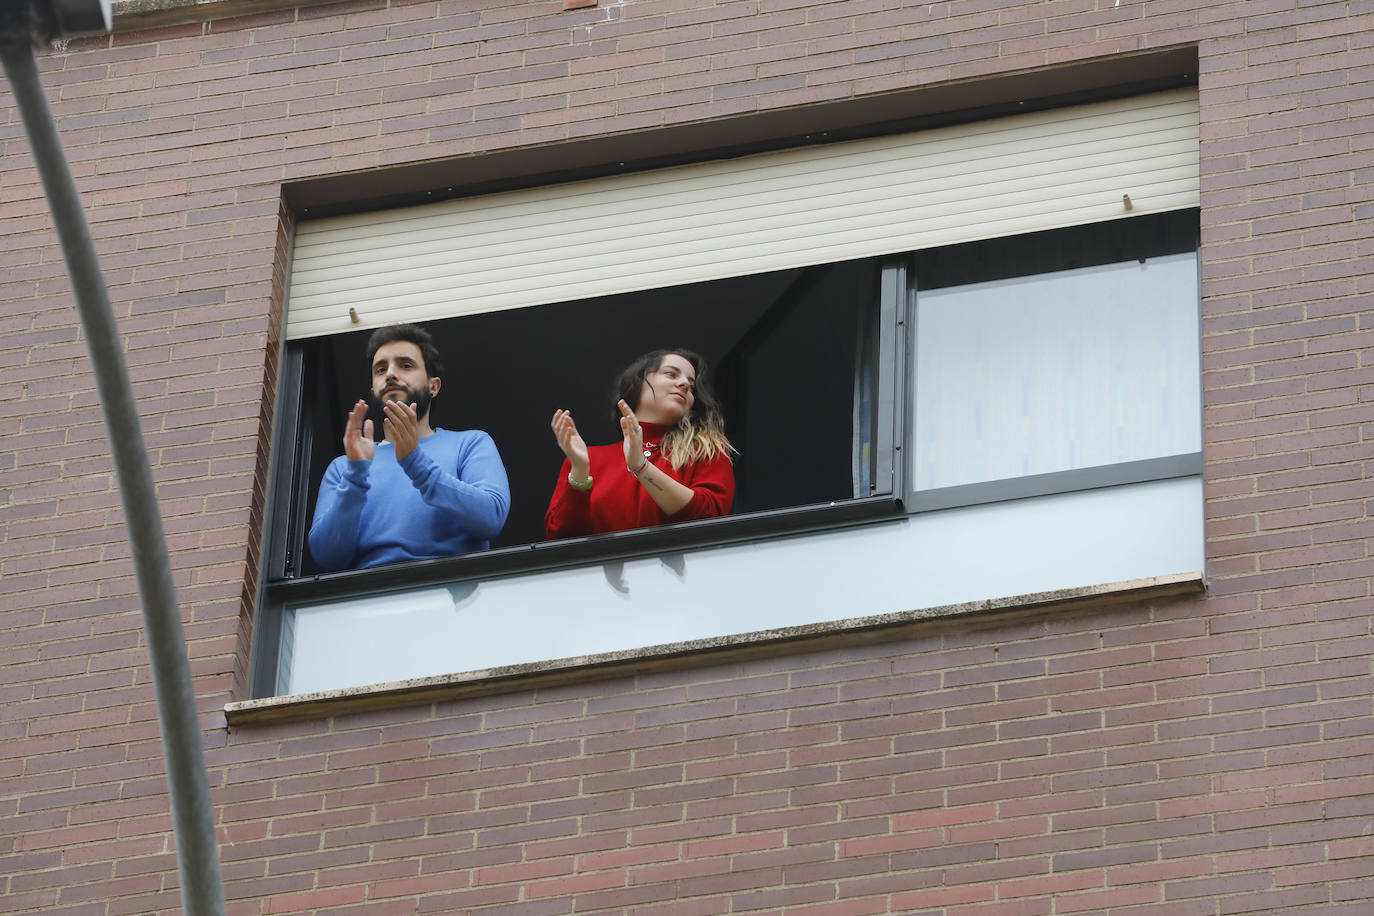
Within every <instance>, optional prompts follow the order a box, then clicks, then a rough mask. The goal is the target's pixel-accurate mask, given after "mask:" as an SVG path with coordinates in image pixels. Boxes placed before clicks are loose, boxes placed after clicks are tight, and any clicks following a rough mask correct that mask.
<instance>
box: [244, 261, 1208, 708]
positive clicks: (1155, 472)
mask: <svg viewBox="0 0 1374 916" xmlns="http://www.w3.org/2000/svg"><path fill="white" fill-rule="evenodd" d="M1198 241H1199V240H1198V238H1197V237H1196V235H1195V236H1194V238H1193V250H1194V256H1195V257H1197V258H1199V260H1200V248H1199V245H1198ZM875 260H876V262H877V264H876V269H877V274H878V284H877V297H878V301H877V303H876V304H875V305H876V309H875V311H876V315H875V318H876V330H877V335H876V340H875V343H874V350H875V352H874V353H873V358H874V367H875V380H874V381H875V390H876V395H877V397H876V399H875V413H876V417H875V419H874V430H873V436H874V440H873V448H874V464H873V469H874V470H873V481H872V492H871V493H870V495H868V496H860V497H855V498H852V499H849V500H840V501H833V502H829V503H823V504H813V505H802V506H794V507H786V508H780V509H769V510H764V511H757V512H750V513H747V514H740V515H730V516H725V517H722V518H714V519H703V520H699V521H691V522H680V523H675V524H668V525H663V526H660V527H656V528H644V529H636V530H632V531H621V532H611V533H608V534H600V535H594V536H589V537H580V538H572V539H568V540H562V541H553V542H539V543H529V544H521V545H514V546H508V547H501V548H495V549H492V550H489V551H483V552H478V553H470V554H464V555H460V556H454V557H443V558H438V559H432V560H420V561H414V562H409V563H396V564H390V565H386V566H380V567H374V568H370V569H356V570H346V571H341V572H334V573H319V574H306V575H299V576H290V575H288V572H289V570H290V568H291V566H292V561H293V554H296V553H298V552H299V551H302V550H303V549H304V544H305V530H306V528H307V527H308V524H309V520H308V518H306V514H305V507H306V505H307V504H308V499H309V495H310V494H309V486H310V481H308V480H306V479H305V478H306V477H307V476H308V468H309V465H310V452H311V450H312V449H313V448H314V443H313V442H312V441H311V435H310V432H309V429H308V425H307V424H306V423H305V422H303V414H304V404H303V399H304V395H305V387H306V386H305V372H306V369H307V366H306V361H305V347H304V346H303V345H300V344H297V345H287V346H286V348H285V354H284V358H283V361H282V370H281V375H280V378H281V381H280V385H281V389H280V397H279V401H278V405H279V414H278V424H277V427H276V429H275V430H274V442H273V454H275V455H292V456H294V458H295V460H292V461H289V462H287V461H281V462H276V463H275V464H274V467H273V474H272V478H271V483H270V487H271V496H270V499H269V505H268V512H267V525H268V531H269V532H280V533H277V534H273V535H271V536H269V537H268V545H267V551H266V566H265V569H264V574H263V576H262V577H261V601H260V605H259V607H260V608H261V610H262V613H261V614H260V616H259V626H258V628H257V633H256V635H255V639H254V659H253V665H252V670H253V693H252V696H253V697H254V698H263V697H270V696H277V695H279V694H278V693H277V690H276V686H277V684H276V679H277V669H278V664H279V659H278V654H279V651H280V641H281V630H282V615H283V611H284V609H285V608H286V607H287V606H288V605H292V606H296V605H301V604H305V603H312V602H318V601H327V600H330V599H339V598H345V597H350V596H353V597H362V596H366V595H370V594H382V593H387V592H394V591H398V590H402V589H407V588H418V587H424V586H433V585H437V584H456V583H459V582H463V581H470V580H487V579H494V578H505V577H513V576H520V575H522V574H527V573H533V572H538V571H546V570H555V569H560V568H568V567H576V566H587V565H595V564H604V563H608V562H615V561H620V560H628V559H634V558H640V557H646V556H654V555H661V554H664V553H667V552H682V551H684V550H691V549H694V548H700V547H709V546H724V545H729V544H739V543H747V542H756V541H760V540H771V539H775V538H781V537H784V536H787V535H794V534H801V533H806V532H816V531H823V530H826V529H838V528H844V527H850V526H857V525H869V524H873V523H876V522H881V521H884V520H890V519H894V518H898V517H901V516H904V515H913V514H920V513H925V512H932V511H938V510H941V509H949V508H956V507H963V506H974V505H980V504H988V503H998V502H1005V501H1008V500H1016V499H1023V498H1027V497H1033V496H1041V495H1049V494H1058V493H1070V492H1075V491H1080V490H1088V489H1095V488H1099V487H1114V486H1120V485H1124V484H1131V483H1141V482H1146V481H1154V480H1167V479H1173V478H1180V477H1191V476H1198V475H1200V474H1201V473H1202V468H1203V460H1202V453H1201V452H1200V451H1199V452H1193V453H1188V454H1181V455H1172V456H1166V457H1160V458H1150V459H1145V460H1138V461H1128V462H1119V463H1116V464H1110V465H1101V466H1095V467H1087V468H1079V469H1073V470H1066V471H1057V472H1053V473H1047V474H1037V475H1028V476H1023V477H1016V478H1008V479H1001V480H990V481H980V482H976V483H970V484H962V485H954V486H947V487H942V488H939V489H932V490H916V489H915V488H914V476H915V475H914V474H910V473H908V472H907V467H908V461H909V460H910V458H911V456H914V454H915V451H914V448H915V445H914V437H915V432H916V430H915V428H914V424H912V423H909V422H907V417H908V415H909V411H908V407H907V404H908V401H909V399H910V398H912V397H914V396H915V389H914V387H913V386H914V385H915V381H916V365H915V359H914V358H912V357H911V354H914V353H915V352H916V333H917V322H916V320H915V316H916V307H917V302H918V298H919V295H920V292H919V289H918V283H917V279H918V278H917V276H916V267H915V256H914V253H907V254H903V255H898V256H891V257H885V258H878V259H875ZM1199 266H1200V265H1199ZM1199 282H1200V280H1199ZM1199 294H1200V290H1199ZM1200 307H1201V299H1200V295H1199V298H1198V309H1199V315H1198V319H1199V328H1200V320H1201V314H1200ZM1200 371H1201V367H1200V365H1199V373H1200ZM1198 377H1199V378H1200V377H1201V376H1200V374H1199V376H1198ZM1199 396H1200V394H1199Z"/></svg>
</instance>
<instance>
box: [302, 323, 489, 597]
mask: <svg viewBox="0 0 1374 916" xmlns="http://www.w3.org/2000/svg"><path fill="white" fill-rule="evenodd" d="M367 364H368V369H369V371H370V372H371V373H372V401H371V404H369V403H368V402H367V401H362V400H360V401H358V403H357V404H355V405H353V409H352V410H351V411H350V412H349V414H348V420H347V423H346V425H345V429H344V437H343V447H344V453H343V455H341V456H339V457H338V458H335V459H334V461H333V462H332V463H331V464H330V465H329V469H328V470H326V471H325V474H324V480H323V481H322V482H321V484H320V498H319V500H318V501H317V502H316V503H315V520H314V522H313V523H312V524H311V526H310V552H311V554H312V555H313V556H314V557H315V562H316V563H318V564H319V565H320V567H321V568H323V569H325V570H326V571H328V572H333V571H335V570H340V569H355V568H361V567H365V566H380V565H382V564H384V563H399V562H402V561H405V560H421V559H432V558H434V557H446V556H452V555H454V554H460V553H467V552H469V551H473V550H486V549H487V547H489V546H490V543H491V539H492V538H493V537H495V536H496V535H497V534H499V533H500V531H501V528H502V526H504V525H505V523H506V515H507V514H508V513H509V512H510V484H509V483H508V482H507V480H506V468H505V465H503V464H502V463H501V456H500V454H498V453H497V451H496V443H495V442H493V441H492V439H491V436H489V435H487V434H486V433H484V432H482V431H481V430H462V431H457V432H455V431H452V430H445V429H434V428H432V427H431V426H430V422H429V408H430V403H431V401H433V399H434V397H435V396H436V395H438V394H439V389H440V387H441V386H442V384H443V371H444V368H443V363H442V362H441V360H440V358H439V351H438V349H437V348H436V347H435V346H434V342H433V340H432V338H431V337H430V335H429V332H428V331H426V330H425V329H424V328H422V327H420V326H418V325H414V324H393V325H389V326H387V327H384V328H379V329H378V330H376V331H375V332H373V334H372V336H371V337H370V338H368V341H367ZM369 414H371V415H372V416H375V417H377V418H379V419H380V420H381V421H382V425H383V432H384V434H385V441H383V442H377V441H375V434H374V423H373V420H372V419H371V417H370V416H369Z"/></svg>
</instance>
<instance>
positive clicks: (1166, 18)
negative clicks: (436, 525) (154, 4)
mask: <svg viewBox="0 0 1374 916" xmlns="http://www.w3.org/2000/svg"><path fill="white" fill-rule="evenodd" d="M563 6H564V4H563V3H562V2H561V0H544V2H522V0H438V2H434V0H421V2H402V0H392V2H387V0H352V2H346V3H338V4H330V5H325V6H315V7H307V8H302V9H286V10H281V11H276V12H266V13H261V14H257V15H251V16H246V17H243V18H238V19H222V20H220V19H216V20H211V21H208V22H204V23H191V24H182V25H169V26H162V27H148V28H146V29H144V30H141V31H120V32H118V33H117V34H116V35H115V36H114V37H113V38H107V39H86V40H79V41H73V42H71V44H70V45H69V46H67V47H66V48H65V49H62V50H58V51H53V52H52V53H47V54H45V55H44V56H43V57H42V59H41V66H42V70H43V75H44V80H45V82H46V85H47V87H48V92H49V97H50V98H51V100H52V102H53V107H54V110H55V113H56V115H57V117H58V118H59V121H60V126H61V129H62V132H63V138H64V141H65V143H66V145H67V148H68V151H69V155H70V157H71V160H72V165H73V169H74V171H75V174H76V177H77V181H78V184H79V185H80V187H81V190H82V192H83V194H84V199H85V203H86V205H87V207H88V210H89V213H90V217H91V219H92V222H93V231H94V234H95V237H96V241H97V245H98V247H99V249H100V253H101V256H102V258H103V263H104V267H105V269H106V272H107V276H108V280H109V284H110V292H111V295H112V298H113V300H114V303H115V309H116V312H117V315H118V318H119V320H120V326H121V328H122V330H123V331H124V333H125V334H126V336H127V342H128V354H129V362H130V366H131V371H132V374H133V378H134V383H135V387H136V390H137V393H138V396H139V398H140V408H141V410H142V413H143V417H144V433H145V435H146V436H147V441H148V446H149V449H150V454H151V458H152V461H153V465H154V471H155V475H156V477H157V480H158V483H159V489H160V494H161V497H162V500H163V511H164V515H165V519H166V524H167V533H168V538H169V541H170V546H171V551H172V558H173V563H174V565H175V567H176V579H177V585H178V589H179V597H180V600H181V602H182V605H183V612H184V615H185V621H186V633H187V638H188V641H189V648H190V653H191V658H192V668H193V672H194V675H195V677H196V683H197V688H198V694H199V696H200V701H201V709H202V712H203V716H204V726H205V742H206V748H207V755H208V763H209V773H210V784H211V787H212V790H213V794H214V801H215V804H216V813H217V817H218V823H219V828H220V837H221V842H222V857H223V863H224V874H225V879H226V883H227V893H228V897H229V899H230V911H231V912H232V913H236V914H269V913H270V914H276V913H303V912H312V913H313V912H319V913H350V914H351V913H358V914H362V913H368V914H372V913H375V914H411V913H417V912H418V913H438V912H465V911H470V910H480V909H481V908H483V907H491V908H493V909H495V908H499V909H500V911H501V912H514V913H528V914H561V913H578V914H580V913H587V912H605V911H626V912H628V911H634V912H646V913H661V914H670V913H672V914H679V913H680V914H717V913H735V912H751V913H788V914H793V913H795V914H815V916H820V914H826V916H842V914H843V916H849V914H855V916H857V914H869V913H913V912H921V913H941V914H946V916H973V914H979V916H1031V914H1060V913H1108V912H1110V913H1113V914H1116V913H1121V914H1128V913H1129V914H1132V916H1145V914H1160V916H1165V914H1167V916H1192V914H1199V916H1202V914H1206V916H1219V914H1230V913H1297V912H1303V913H1317V912H1320V913H1324V914H1326V913H1329V914H1337V913H1341V914H1351V916H1354V914H1367V913H1369V912H1370V911H1371V910H1370V908H1371V904H1370V902H1369V901H1370V900H1371V899H1374V734H1371V733H1374V700H1372V699H1371V689H1374V677H1371V674H1372V672H1371V661H1370V658H1371V652H1372V651H1374V635H1371V628H1370V625H1371V619H1374V598H1372V597H1371V593H1370V580H1371V573H1372V572H1374V555H1371V551H1370V545H1371V544H1374V524H1371V522H1370V521H1369V520H1368V519H1367V515H1368V506H1369V504H1370V500H1371V499H1374V473H1372V472H1371V469H1374V461H1372V460H1371V459H1372V458H1374V444H1371V443H1374V407H1371V402H1374V307H1372V305H1371V304H1372V303H1374V296H1372V294H1374V279H1371V275H1374V232H1371V230H1370V228H1369V227H1370V226H1371V225H1374V2H1371V0H1350V2H1309V0H1236V2H1221V0H1150V2H1140V0H1053V2H1044V3H1032V2H1024V0H951V2H937V3H924V2H923V3H911V2H903V0H842V2H834V0H832V2H822V0H756V2H755V0H739V2H727V0H624V2H620V3H608V2H606V0H601V3H600V4H599V5H598V6H596V7H593V8H588V9H576V10H572V11H568V12H563V11H562V8H563ZM131 23H136V20H135V19H132V18H129V19H126V20H125V24H124V28H125V29H130V28H138V26H137V25H136V24H134V25H131ZM1170 47H1195V48H1196V51H1197V56H1198V61H1199V65H1198V66H1199V74H1198V82H1199V85H1200V97H1201V120H1202V124H1201V129H1202V148H1201V163H1202V215H1201V220H1202V237H1203V247H1202V260H1203V313H1204V319H1203V335H1204V338H1203V344H1204V346H1203V349H1204V363H1205V365H1204V388H1205V397H1206V457H1207V520H1208V521H1207V524H1208V529H1207V530H1208V548H1207V550H1208V569H1207V571H1208V575H1209V578H1210V584H1209V591H1208V594H1207V596H1206V597H1200V598H1196V599H1160V600H1156V601H1143V602H1142V601H1137V602H1134V603H1131V602H1127V603H1106V602H1104V603H1100V604H1097V605H1089V606H1086V607H1078V608H1073V609H1067V610H1066V609H1060V610H1055V611H1018V612H1012V613H1003V614H999V615H989V616H986V617H983V618H964V619H960V620H955V621H948V622H944V623H933V624H930V625H928V627H926V628H925V629H917V630H913V631H910V632H908V633H907V634H905V635H904V636H902V637H901V638H894V639H893V640H892V641H886V642H880V643H878V644H875V645H870V646H866V647H863V648H850V649H830V650H823V651H815V650H813V651H805V652H798V651H793V652H788V651H785V650H779V651H778V652H777V653H776V654H775V655H774V656H773V657H769V658H762V659H754V660H748V661H737V662H731V663H726V664H723V663H721V662H720V661H718V660H716V661H713V660H712V659H710V658H709V657H708V658H705V659H703V660H702V661H701V664H700V665H699V666H697V667H692V668H687V669H684V670H681V671H677V672H664V673H659V674H653V675H641V676H624V677H617V678H612V679H609V680H591V681H589V682H587V683H584V684H581V685H577V686H569V687H559V688H556V689H538V690H529V689H527V690H515V691H513V692H509V693H502V694H498V695H495V696H490V697H486V698H481V699H459V700H453V701H451V702H441V703H429V704H426V705H419V706H405V707H400V708H395V709H390V710H387V711H382V712H371V713H356V714H348V715H338V716H333V717H325V718H317V719H313V720H307V721H302V722H295V723H290V724H278V725H247V726H243V727H235V728H233V729H232V730H231V729H229V728H227V727H226V725H225V718H224V713H223V707H224V704H225V703H226V702H228V701H230V700H234V699H243V698H245V697H246V696H247V693H246V676H247V675H246V669H247V653H248V647H249V643H250V641H251V630H252V613H253V601H254V595H255V593H256V576H257V566H258V562H257V560H258V549H259V537H260V530H259V529H260V526H261V515H262V511H263V502H264V499H263V488H264V480H265V479H266V474H267V470H268V463H267V461H268V450H269V445H268V434H269V428H270V423H271V418H272V398H273V391H274V387H275V375H276V354H277V352H278V349H279V343H280V328H281V315H280V304H281V299H282V295H281V294H282V287H283V273H282V271H283V269H284V264H285V254H284V252H285V248H286V245H287V242H288V239H289V231H288V229H287V226H288V224H289V221H290V219H291V215H290V214H285V215H283V212H282V194H283V192H282V186H283V183H290V182H293V181H299V180H301V179H308V178H315V177H319V176H330V175H339V174H343V173H347V172H353V171H358V170H369V169H377V168H380V167H387V166H394V165H398V164H406V163H420V162H426V161H434V160H439V159H443V158H446V157H461V156H468V155H470V154H489V153H500V152H502V151H507V150H512V149H516V148H522V147H533V146H537V145H540V144H553V143H560V142H563V141H569V140H577V139H580V138H588V137H613V136H615V135H618V134H622V133H624V134H627V135H628V134H629V132H643V131H652V130H654V129H662V128H670V127H674V126H678V125H693V124H702V123H706V122H709V121H710V120H711V119H728V118H730V117H732V116H743V115H750V114H754V113H761V112H770V111H781V110H783V109H786V108H789V107H793V106H803V107H804V106H809V105H814V104H817V103H823V102H832V101H837V100H863V99H866V98H872V97H877V96H879V95H880V94H883V93H889V92H894V91H905V90H912V89H917V88H921V87H932V91H934V90H935V89H938V88H939V87H942V86H945V85H948V84H951V83H955V82H958V81H977V80H985V79H990V78H994V77H997V76H999V75H1005V74H1009V73H1016V72H1018V71H1038V70H1040V69H1041V68H1047V67H1054V66H1059V65H1066V64H1074V63H1081V62H1085V61H1094V60H1103V61H1110V60H1112V59H1117V58H1120V59H1127V58H1129V57H1130V55H1133V54H1136V53H1138V52H1143V51H1148V50H1150V49H1160V48H1170ZM730 123H731V122H730V121H722V122H720V124H721V130H722V132H723V135H724V136H728V131H729V129H730V128H729V125H730ZM0 482H2V483H3V491H0V576H3V596H0V703H3V708H4V715H3V717H0V910H3V911H4V912H7V913H25V912H39V911H41V912H45V913H63V914H82V916H85V914H100V916H105V914H108V916H117V914H144V913H152V912H163V913H171V912H175V911H176V910H177V908H178V906H179V900H178V892H177V889H176V884H177V879H176V868H175V862H174V856H173V850H174V847H173V844H172V840H171V837H170V833H169V830H170V818H169V816H168V803H167V798H166V794H165V781H164V779H163V777H162V775H161V774H162V772H163V763H162V757H161V751H160V747H159V743H158V737H157V725H156V721H155V711H154V706H153V701H152V694H151V689H150V687H149V676H148V671H147V667H146V653H145V648H144V644H143V640H142V638H141V625H140V617H139V613H138V600H137V596H136V593H135V587H134V582H133V579H132V576H131V568H130V561H129V556H128V548H127V539H126V536H125V532H124V529H123V523H122V518H121V513H120V508H119V498H118V493H117V492H116V491H115V489H114V484H113V478H112V473H111V467H110V461H109V458H108V454H107V447H106V443H105V430H104V427H103V424H102V419H101V412H100V408H99V406H98V404H97V401H96V396H95V392H94V389H93V384H92V380H91V377H90V374H89V370H88V363H87V359H86V355H85V347H84V342H83V341H82V339H81V334H80V331H79V329H78V325H77V320H76V315H75V312H74V310H73V309H72V307H71V303H70V293H69V291H68V286H67V282H66V279H65V273H64V269H63V265H62V261H61V257H60V254H59V252H58V250H57V247H56V244H55V237H54V235H53V232H52V230H51V227H50V221H49V218H48V214H47V208H46V204H45V202H44V201H43V199H42V196H41V193H40V190H39V188H38V185H37V178H36V175H35V172H34V170H33V168H32V165H31V162H30V160H29V154H28V147H27V144H26V142H25V140H24V137H23V131H22V129H21V128H20V125H19V123H18V114H17V112H15V110H14V108H13V106H12V104H11V98H10V96H9V95H8V90H7V89H6V88H5V87H4V86H3V85H0ZM989 562H995V558H990V559H989ZM855 610H856V609H852V608H844V609H837V616H840V615H852V614H853V613H854V612H855ZM859 610H860V611H861V610H862V609H859Z"/></svg>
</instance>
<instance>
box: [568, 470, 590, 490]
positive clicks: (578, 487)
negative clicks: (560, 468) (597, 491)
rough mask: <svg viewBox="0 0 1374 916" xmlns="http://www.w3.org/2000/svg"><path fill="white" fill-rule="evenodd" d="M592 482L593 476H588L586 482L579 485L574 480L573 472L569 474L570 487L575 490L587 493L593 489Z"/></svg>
mask: <svg viewBox="0 0 1374 916" xmlns="http://www.w3.org/2000/svg"><path fill="white" fill-rule="evenodd" d="M592 480H593V477H592V475H591V474H588V475H587V479H586V480H584V481H583V482H582V483H578V482H577V481H576V480H573V475H572V471H569V472H568V486H570V487H572V488H573V489H574V490H581V491H582V492H583V493H586V492H587V491H589V490H591V488H592Z"/></svg>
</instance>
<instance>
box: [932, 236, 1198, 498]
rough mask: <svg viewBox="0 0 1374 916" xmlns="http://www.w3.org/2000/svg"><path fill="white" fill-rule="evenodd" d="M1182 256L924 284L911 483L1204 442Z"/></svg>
mask: <svg viewBox="0 0 1374 916" xmlns="http://www.w3.org/2000/svg"><path fill="white" fill-rule="evenodd" d="M1197 284H1198V280H1197V259H1196V256H1195V255H1194V254H1193V253H1192V252H1188V253H1185V254H1172V255H1165V256H1161V257H1153V258H1149V259H1148V260H1146V261H1135V260H1132V261H1127V262H1123V263H1115V264H1104V265H1097V266H1092V267H1083V268H1078V269H1074V270H1063V271H1056V272H1054V273H1043V274H1036V275H1033V276H1023V277H1013V278H1009V279H1000V280H993V281H990V282H985V283H973V284H968V285H963V286H951V287H946V288H944V289H937V290H931V291H928V292H925V291H923V292H921V293H919V294H918V296H917V308H916V322H917V324H916V372H915V376H916V395H915V397H914V398H913V399H912V401H913V404H914V417H913V423H914V425H913V429H914V430H915V444H916V460H915V468H914V475H915V487H916V489H919V490H926V489H934V488H937V487H947V486H955V485H959V484H969V483H977V482H980V481H988V480H1002V479H1006V478H1013V477H1021V476H1025V475H1029V474H1045V473H1050V472H1054V471H1066V470H1072V469H1075V468H1086V467H1095V466H1098V465H1106V464H1115V463H1117V462H1122V461H1136V460H1140V459H1145V458H1159V457H1164V456H1167V455H1178V454H1187V453H1191V452H1196V451H1199V450H1200V449H1201V439H1200V428H1201V420H1200V415H1199V411H1200V393H1199V390H1198V314H1197V309H1198V306H1197V301H1198V300H1197V295H1198V294H1197V290H1198V285H1197Z"/></svg>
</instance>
